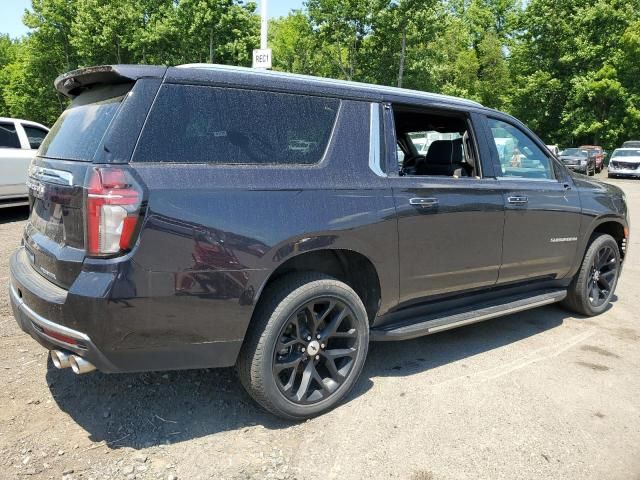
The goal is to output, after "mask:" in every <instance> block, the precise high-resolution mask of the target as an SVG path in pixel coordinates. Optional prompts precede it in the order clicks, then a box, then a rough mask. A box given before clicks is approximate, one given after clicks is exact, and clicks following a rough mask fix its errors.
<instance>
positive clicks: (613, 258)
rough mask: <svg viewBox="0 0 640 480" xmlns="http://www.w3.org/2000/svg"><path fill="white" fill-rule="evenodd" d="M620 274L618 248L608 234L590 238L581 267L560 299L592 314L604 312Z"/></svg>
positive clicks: (567, 305)
mask: <svg viewBox="0 0 640 480" xmlns="http://www.w3.org/2000/svg"><path fill="white" fill-rule="evenodd" d="M619 275H620V249H619V248H618V244H617V242H616V241H615V240H614V238H613V237H612V236H611V235H606V234H600V235H597V236H596V237H593V238H592V241H591V244H590V245H589V248H587V253H585V255H584V259H583V260H582V265H581V266H580V270H579V271H578V273H577V274H576V276H575V277H574V278H573V280H572V282H571V284H570V285H569V291H568V292H567V298H566V299H565V300H564V301H563V304H564V306H566V307H567V308H568V309H570V310H572V311H574V312H576V313H580V314H582V315H587V316H593V315H598V314H600V313H602V312H604V311H605V310H606V308H607V306H608V305H609V303H610V302H611V297H613V292H614V291H615V288H616V285H617V283H618V277H619Z"/></svg>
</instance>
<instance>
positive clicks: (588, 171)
mask: <svg viewBox="0 0 640 480" xmlns="http://www.w3.org/2000/svg"><path fill="white" fill-rule="evenodd" d="M595 174H596V167H595V165H594V166H593V168H589V166H588V165H587V175H589V176H590V177H593V176H594V175H595Z"/></svg>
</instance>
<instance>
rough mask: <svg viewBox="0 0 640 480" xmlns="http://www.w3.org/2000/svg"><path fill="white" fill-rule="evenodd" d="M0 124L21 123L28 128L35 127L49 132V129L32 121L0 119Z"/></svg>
mask: <svg viewBox="0 0 640 480" xmlns="http://www.w3.org/2000/svg"><path fill="white" fill-rule="evenodd" d="M0 122H20V123H22V124H24V125H27V126H29V125H30V126H33V127H40V128H44V129H45V130H49V128H48V127H45V126H44V125H42V124H41V123H38V122H32V121H31V120H23V119H21V118H9V117H0Z"/></svg>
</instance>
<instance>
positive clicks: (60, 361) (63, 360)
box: [49, 350, 71, 368]
mask: <svg viewBox="0 0 640 480" xmlns="http://www.w3.org/2000/svg"><path fill="white" fill-rule="evenodd" d="M49 356H50V357H51V361H52V362H53V366H54V367H56V368H69V367H70V366H71V354H70V353H67V352H63V351H62V350H51V351H50V352H49Z"/></svg>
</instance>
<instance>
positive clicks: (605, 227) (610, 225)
mask: <svg viewBox="0 0 640 480" xmlns="http://www.w3.org/2000/svg"><path fill="white" fill-rule="evenodd" d="M597 233H605V234H607V235H611V236H612V237H613V238H614V240H615V241H616V243H617V244H618V248H619V249H620V256H621V258H623V259H624V256H625V251H626V247H627V245H626V240H627V237H628V227H627V225H626V224H625V223H624V222H623V221H621V220H620V219H617V218H611V217H607V218H603V219H601V220H600V221H599V222H597V223H595V224H594V225H593V226H592V228H591V232H590V233H589V236H588V237H587V244H586V245H585V248H584V249H583V252H582V256H583V257H584V254H585V253H586V250H587V248H589V244H590V243H591V242H590V240H591V238H593V236H594V235H595V234H597Z"/></svg>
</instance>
